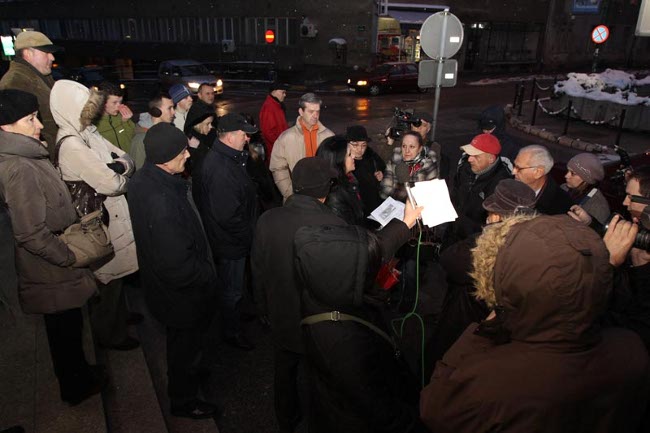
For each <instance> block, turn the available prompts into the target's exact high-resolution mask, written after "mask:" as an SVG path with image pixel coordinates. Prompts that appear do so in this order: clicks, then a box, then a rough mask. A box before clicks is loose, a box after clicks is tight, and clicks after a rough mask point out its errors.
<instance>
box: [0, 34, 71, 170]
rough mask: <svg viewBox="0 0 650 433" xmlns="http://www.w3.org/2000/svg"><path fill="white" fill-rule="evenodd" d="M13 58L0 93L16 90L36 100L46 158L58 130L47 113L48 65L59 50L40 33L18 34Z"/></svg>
mask: <svg viewBox="0 0 650 433" xmlns="http://www.w3.org/2000/svg"><path fill="white" fill-rule="evenodd" d="M14 48H15V50H16V58H15V59H14V60H13V61H12V62H11V64H10V66H9V70H8V71H7V73H6V74H5V75H4V76H3V77H2V79H1V80H0V90H4V89H17V90H22V91H24V92H29V93H32V94H33V95H35V96H36V98H37V99H38V112H39V115H40V117H41V123H43V130H42V132H41V135H42V138H43V139H44V140H45V141H46V142H47V148H48V150H49V152H50V158H51V157H52V155H53V152H52V150H53V149H54V145H55V144H56V133H57V131H58V129H59V128H58V127H57V126H56V123H55V122H54V118H53V117H52V112H51V111H50V91H51V90H52V86H54V78H52V63H53V62H54V53H56V52H58V51H62V50H63V48H62V47H59V46H57V45H54V44H53V43H52V41H51V40H50V39H49V38H48V37H47V36H45V35H44V34H43V33H41V32H34V31H27V32H22V33H20V34H19V35H18V36H17V37H16V41H15V42H14Z"/></svg>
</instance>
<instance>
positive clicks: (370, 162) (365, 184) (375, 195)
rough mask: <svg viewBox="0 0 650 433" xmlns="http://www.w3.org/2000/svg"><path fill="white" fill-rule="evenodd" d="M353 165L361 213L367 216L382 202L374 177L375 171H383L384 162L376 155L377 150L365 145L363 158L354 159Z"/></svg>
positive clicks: (384, 167) (377, 183)
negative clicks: (361, 208)
mask: <svg viewBox="0 0 650 433" xmlns="http://www.w3.org/2000/svg"><path fill="white" fill-rule="evenodd" d="M354 165H355V169H354V177H356V178H357V181H358V182H359V193H360V194H361V201H362V203H363V213H364V215H365V216H368V215H370V212H372V211H373V210H375V209H377V207H378V206H379V205H380V204H381V203H382V202H383V200H382V199H381V197H379V181H378V180H377V178H376V177H375V172H377V171H380V172H382V173H383V172H384V170H386V163H385V162H384V161H383V160H382V159H381V158H380V157H379V155H377V152H375V151H374V150H372V149H371V148H370V147H367V148H366V152H365V153H364V154H363V158H361V159H356V160H355V161H354Z"/></svg>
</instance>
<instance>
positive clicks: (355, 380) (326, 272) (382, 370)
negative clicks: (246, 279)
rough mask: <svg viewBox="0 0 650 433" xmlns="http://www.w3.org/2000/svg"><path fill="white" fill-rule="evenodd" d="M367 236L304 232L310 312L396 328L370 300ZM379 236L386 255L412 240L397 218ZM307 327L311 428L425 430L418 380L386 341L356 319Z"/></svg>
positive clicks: (299, 260) (300, 238)
mask: <svg viewBox="0 0 650 433" xmlns="http://www.w3.org/2000/svg"><path fill="white" fill-rule="evenodd" d="M365 233H366V232H365V230H364V229H362V228H360V227H354V226H348V227H336V226H320V227H316V226H309V227H303V228H301V229H300V230H298V232H297V233H296V236H295V253H296V272H297V273H298V274H299V275H300V277H301V280H302V281H303V283H304V289H303V292H302V307H303V316H304V317H307V316H310V315H312V314H319V313H323V312H331V311H333V310H337V311H340V312H341V313H347V314H352V315H354V316H357V317H359V318H362V319H364V320H366V321H369V322H371V323H373V324H374V325H375V326H378V327H379V328H383V330H384V331H387V333H389V331H388V326H386V325H385V324H384V323H383V321H382V319H381V314H380V309H379V307H377V306H374V305H371V304H370V303H368V302H367V301H366V298H364V286H365V285H366V277H367V266H368V252H367V251H368V246H367V235H365ZM379 234H380V236H382V239H380V242H381V244H382V255H384V256H385V257H389V256H391V255H392V254H393V253H394V251H395V250H396V249H397V247H399V245H401V244H402V243H404V242H405V241H406V240H407V239H408V237H409V231H408V229H407V227H406V225H405V224H404V223H402V222H401V221H396V220H393V221H391V222H390V223H389V224H388V225H387V226H386V227H385V228H384V229H383V230H381V231H380V232H379ZM371 278H374V275H372V276H371ZM371 284H372V283H371ZM303 330H304V331H303V332H304V334H303V336H304V339H303V340H304V342H305V353H306V359H307V363H308V366H309V369H308V374H309V375H310V393H311V399H310V401H311V402H312V406H311V407H310V417H309V420H308V425H309V431H310V432H312V433H320V432H323V433H325V432H328V433H332V432H340V433H343V432H346V433H347V432H350V433H351V432H355V433H384V432H415V431H421V430H420V429H421V428H422V426H421V424H420V421H419V419H418V414H417V409H416V405H415V403H416V401H417V396H416V395H415V394H416V393H417V385H416V384H415V382H414V381H413V380H412V377H411V376H409V374H408V372H407V368H406V367H405V365H403V364H402V363H401V362H400V361H399V360H398V359H396V358H395V356H394V351H393V347H392V346H391V345H390V344H389V343H388V342H387V341H386V340H384V339H383V338H382V337H380V336H379V335H378V334H377V333H375V332H374V331H372V330H371V329H370V328H368V327H366V326H364V325H362V324H359V323H357V322H352V321H337V322H334V321H323V322H318V323H315V324H312V325H305V326H303Z"/></svg>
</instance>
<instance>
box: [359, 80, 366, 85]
mask: <svg viewBox="0 0 650 433" xmlns="http://www.w3.org/2000/svg"><path fill="white" fill-rule="evenodd" d="M367 85H368V82H367V81H365V80H359V81H357V86H367Z"/></svg>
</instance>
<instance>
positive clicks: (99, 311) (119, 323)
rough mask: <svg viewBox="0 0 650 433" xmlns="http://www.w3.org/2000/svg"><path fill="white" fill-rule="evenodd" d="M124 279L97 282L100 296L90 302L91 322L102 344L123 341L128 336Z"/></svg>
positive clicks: (109, 344) (107, 344) (110, 344)
mask: <svg viewBox="0 0 650 433" xmlns="http://www.w3.org/2000/svg"><path fill="white" fill-rule="evenodd" d="M122 286H123V283H122V279H121V278H118V279H117V280H113V281H111V282H109V283H108V284H102V283H100V282H97V288H98V289H99V296H98V297H96V298H93V299H92V300H91V302H90V303H89V307H90V308H89V312H90V322H91V324H92V327H93V334H94V335H95V338H96V339H97V340H98V342H99V344H101V345H102V346H112V345H114V344H118V343H121V342H122V341H124V339H125V338H126V337H127V336H128V334H127V325H126V319H127V318H128V314H129V312H128V310H127V309H126V299H125V297H124V290H123V289H122Z"/></svg>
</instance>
